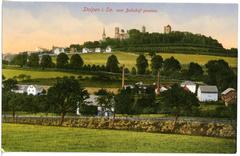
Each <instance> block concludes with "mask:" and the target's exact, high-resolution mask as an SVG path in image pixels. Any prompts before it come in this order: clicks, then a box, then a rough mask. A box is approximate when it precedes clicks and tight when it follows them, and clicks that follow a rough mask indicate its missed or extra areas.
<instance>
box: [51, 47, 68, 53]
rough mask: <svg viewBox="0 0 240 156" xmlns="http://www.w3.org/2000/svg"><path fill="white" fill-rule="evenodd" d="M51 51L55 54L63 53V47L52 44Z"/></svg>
mask: <svg viewBox="0 0 240 156" xmlns="http://www.w3.org/2000/svg"><path fill="white" fill-rule="evenodd" d="M52 52H53V53H54V54H55V55H59V54H60V53H65V49H64V48H62V47H54V46H53V48H52Z"/></svg>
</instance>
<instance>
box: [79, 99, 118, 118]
mask: <svg viewBox="0 0 240 156" xmlns="http://www.w3.org/2000/svg"><path fill="white" fill-rule="evenodd" d="M97 98H98V96H97V95H89V98H87V99H85V100H84V102H85V103H86V105H89V106H98V101H97ZM112 102H114V99H112ZM97 110H98V116H112V115H113V113H114V108H113V107H112V108H111V109H108V108H105V107H101V106H98V107H97ZM76 114H77V115H81V114H80V112H79V107H78V108H77V112H76Z"/></svg>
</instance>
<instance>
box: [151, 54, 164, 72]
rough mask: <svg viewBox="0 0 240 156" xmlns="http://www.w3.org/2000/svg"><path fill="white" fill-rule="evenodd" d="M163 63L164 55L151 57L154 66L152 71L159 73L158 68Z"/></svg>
mask: <svg viewBox="0 0 240 156" xmlns="http://www.w3.org/2000/svg"><path fill="white" fill-rule="evenodd" d="M162 64H163V58H162V56H159V55H155V56H153V57H152V59H151V67H152V73H153V74H154V75H155V74H157V72H158V70H159V69H160V68H161V67H162Z"/></svg>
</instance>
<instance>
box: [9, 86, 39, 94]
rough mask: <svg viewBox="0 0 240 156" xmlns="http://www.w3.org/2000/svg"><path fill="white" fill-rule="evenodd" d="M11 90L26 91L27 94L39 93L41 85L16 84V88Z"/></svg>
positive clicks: (16, 91)
mask: <svg viewBox="0 0 240 156" xmlns="http://www.w3.org/2000/svg"><path fill="white" fill-rule="evenodd" d="M12 92H15V93H21V94H23V93H27V95H34V96H35V95H39V94H41V93H42V92H43V87H41V86H38V85H17V88H16V89H13V90H12Z"/></svg>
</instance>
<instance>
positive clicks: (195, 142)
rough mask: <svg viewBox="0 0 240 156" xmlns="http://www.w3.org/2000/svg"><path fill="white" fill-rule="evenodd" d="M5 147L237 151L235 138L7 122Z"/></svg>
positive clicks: (14, 150)
mask: <svg viewBox="0 0 240 156" xmlns="http://www.w3.org/2000/svg"><path fill="white" fill-rule="evenodd" d="M2 147H3V149H4V150H5V151H9V152H10V151H11V152H19V151H32V152H40V151H42V152H159V153H163V152H164V153H169V152H171V153H174V152H181V153H234V152H235V151H236V150H235V148H236V141H235V140H234V139H224V138H214V137H202V136H187V135H174V134H157V133H145V132H130V131H118V130H100V129H86V128H69V127H52V126H36V125H22V124H5V123H4V124H3V127H2Z"/></svg>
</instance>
